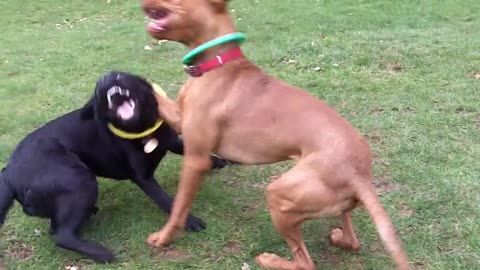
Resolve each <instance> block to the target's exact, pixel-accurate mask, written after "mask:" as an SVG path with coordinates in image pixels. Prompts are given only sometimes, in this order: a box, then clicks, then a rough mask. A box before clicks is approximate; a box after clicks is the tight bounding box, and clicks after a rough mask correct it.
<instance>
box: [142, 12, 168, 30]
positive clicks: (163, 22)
mask: <svg viewBox="0 0 480 270" xmlns="http://www.w3.org/2000/svg"><path fill="white" fill-rule="evenodd" d="M144 12H145V15H146V16H147V17H149V18H150V19H152V20H151V21H150V22H149V23H148V24H147V29H148V30H149V31H151V32H162V31H164V30H165V29H166V27H167V24H168V15H169V14H170V12H169V11H168V10H166V9H144Z"/></svg>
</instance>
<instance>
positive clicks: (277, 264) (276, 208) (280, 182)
mask: <svg viewBox="0 0 480 270" xmlns="http://www.w3.org/2000/svg"><path fill="white" fill-rule="evenodd" d="M293 171H294V170H291V171H290V172H289V173H287V174H289V176H286V175H283V176H274V177H272V180H274V181H273V182H272V183H271V184H270V185H269V186H268V187H267V203H268V210H269V211H270V214H271V216H272V221H273V224H274V226H275V228H276V229H277V230H278V231H279V232H280V234H281V235H282V236H283V237H284V238H285V241H286V242H287V244H288V246H289V247H290V250H291V251H292V254H293V260H292V261H289V260H287V259H284V258H281V257H279V256H277V255H275V254H270V253H263V254H261V255H259V256H257V258H256V261H257V263H258V264H259V265H260V266H261V267H262V268H268V269H281V270H314V269H315V264H314V263H313V261H312V259H311V258H310V255H309V254H308V251H307V248H306V246H305V243H304V241H303V236H302V231H301V224H302V223H303V222H304V221H305V220H306V219H308V216H305V215H304V214H302V213H301V211H300V212H299V211H298V210H301V209H299V208H301V206H299V205H298V204H292V202H293V201H292V199H293V198H295V197H297V195H298V191H299V190H298V188H296V187H299V185H298V183H299V182H298V181H296V180H295V178H297V176H299V175H297V174H295V173H293ZM292 176H293V177H292ZM294 177H295V178H294ZM300 186H301V185H300Z"/></svg>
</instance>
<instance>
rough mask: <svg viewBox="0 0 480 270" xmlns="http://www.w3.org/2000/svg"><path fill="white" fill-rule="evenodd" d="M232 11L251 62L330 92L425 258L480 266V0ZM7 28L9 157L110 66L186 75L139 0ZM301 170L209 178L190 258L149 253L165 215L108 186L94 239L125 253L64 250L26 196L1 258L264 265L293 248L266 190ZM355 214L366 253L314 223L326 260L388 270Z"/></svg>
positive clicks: (93, 0) (411, 249) (282, 167)
mask: <svg viewBox="0 0 480 270" xmlns="http://www.w3.org/2000/svg"><path fill="white" fill-rule="evenodd" d="M59 3H62V4H59ZM231 8H232V9H234V12H233V16H234V17H235V19H236V20H237V25H238V27H239V29H240V30H241V31H244V32H246V33H247V34H248V36H249V42H247V43H245V45H244V50H245V53H246V54H247V55H248V56H249V58H250V59H252V60H253V61H254V62H256V63H257V64H258V65H259V66H261V67H262V68H263V69H265V70H266V71H267V72H269V73H270V74H272V75H275V76H277V77H279V78H282V79H284V80H286V81H288V82H290V83H291V84H294V85H296V86H299V87H303V88H305V89H307V90H308V91H310V92H311V93H313V94H314V95H315V96H318V97H319V98H322V99H323V100H325V101H326V102H328V103H329V104H331V105H332V106H334V107H335V108H337V109H338V110H339V111H340V112H341V113H342V114H343V115H344V116H345V117H346V118H347V119H349V120H350V121H351V122H352V123H354V125H355V126H356V127H357V128H358V129H360V130H361V132H362V133H363V134H365V135H366V136H367V137H368V138H369V140H370V143H371V146H372V148H373V150H374V152H375V156H376V159H375V164H374V173H375V178H376V179H383V180H382V181H383V182H385V183H384V185H386V188H387V189H388V191H389V192H386V193H383V195H382V202H383V203H384V205H385V207H386V208H387V210H388V212H389V214H390V216H391V218H392V220H393V222H394V224H395V226H396V228H397V230H398V232H399V235H400V236H401V238H402V239H403V241H404V244H405V247H406V249H407V251H408V253H409V257H410V260H411V261H412V262H413V263H414V264H415V265H416V267H417V268H418V269H480V255H479V254H480V223H479V222H478V221H479V220H480V207H479V206H480V196H479V194H480V181H479V178H480V163H479V162H478V157H479V156H480V143H479V142H480V132H479V128H480V94H479V91H480V80H476V79H474V74H475V73H478V72H480V50H479V48H480V27H479V26H480V2H479V1H477V0H463V1H458V0H444V1H393V0H385V1H381V0H376V1H373V0H370V1H368V0H362V1H346V0H337V1H331V0H316V1H315V0H304V1H292V0H282V1H279V0H262V1H253V0H252V1H241V0H237V1H232V3H231ZM240 18H241V20H240ZM0 24H1V25H2V34H1V35H0V102H1V103H0V104H1V106H0V165H4V164H5V162H6V160H7V157H8V156H9V154H10V153H11V151H12V150H13V148H14V147H15V145H16V144H17V143H18V142H19V141H20V139H21V138H23V137H24V136H25V135H26V134H28V133H29V132H31V131H32V130H34V129H35V128H37V127H39V126H41V125H43V124H44V123H45V122H47V121H48V120H50V119H52V118H54V117H57V116H59V115H61V114H63V113H66V112H68V111H70V110H72V109H75V108H78V107H80V106H82V104H83V103H84V102H86V100H87V99H88V97H89V96H90V94H91V93H92V91H93V87H94V83H95V81H96V79H97V78H98V77H99V76H101V75H102V74H103V73H104V72H106V71H108V70H112V69H120V70H126V71H130V72H133V73H137V74H141V75H143V76H146V77H147V78H150V79H152V80H155V81H156V82H158V83H160V84H161V85H162V86H164V88H165V89H166V90H168V92H169V94H170V95H171V96H175V95H176V93H177V91H178V89H179V87H180V86H181V84H182V82H183V81H184V80H185V78H186V77H185V75H184V74H183V72H182V69H181V65H180V58H181V56H182V55H183V54H184V53H185V52H186V49H185V48H183V47H182V46H181V45H179V44H174V43H166V44H161V45H156V46H154V45H152V40H151V39H150V38H149V37H148V35H147V34H146V33H145V31H144V28H143V24H144V18H143V15H142V14H141V12H140V9H139V6H138V1H120V0H111V1H106V0H105V1H98V0H82V1H80V0H70V1H53V0H42V1H17V0H3V1H1V2H0ZM145 45H150V46H152V47H153V50H152V51H146V50H144V46H145ZM292 60H293V61H292ZM289 166H290V164H289V163H288V162H287V163H281V164H277V165H272V166H258V167H246V166H231V167H229V168H226V169H224V170H222V171H218V172H214V173H210V174H209V175H208V177H207V180H206V181H205V184H204V185H203V189H202V191H201V192H200V194H199V196H198V199H197V200H196V202H195V206H194V213H196V214H197V215H198V216H200V217H202V218H203V219H204V220H205V221H206V222H207V223H208V229H207V230H206V231H205V232H202V233H198V234H194V233H191V234H188V235H187V236H186V237H184V238H183V239H181V240H179V241H177V242H176V248H177V249H178V250H180V251H182V252H183V253H184V254H183V256H180V257H186V258H181V259H176V260H174V259H171V258H165V256H163V257H162V256H151V251H150V249H149V248H148V246H147V245H146V244H145V238H146V236H147V235H148V234H149V233H151V232H153V231H155V230H157V229H159V228H160V227H161V226H162V225H163V224H164V223H165V220H166V216H165V214H163V213H162V212H161V211H159V210H158V209H157V208H156V207H155V206H154V205H153V203H152V202H151V201H150V200H149V199H148V198H146V197H145V196H144V195H143V194H142V193H141V192H140V191H139V190H138V189H137V188H136V187H135V186H134V185H132V184H131V183H129V182H122V183H119V182H113V181H107V180H100V191H101V197H100V199H99V203H98V204H99V207H100V208H101V212H100V213H99V215H98V216H97V217H95V218H94V219H93V220H92V221H91V223H90V224H89V225H88V226H87V228H86V235H87V237H88V238H90V239H94V240H96V241H98V242H101V243H103V244H104V245H106V246H107V247H109V248H111V249H112V250H113V251H114V252H115V253H117V254H118V259H119V261H118V262H116V263H114V264H112V265H108V266H101V265H95V264H93V263H92V262H90V261H88V260H86V259H83V258H82V257H80V256H78V255H76V254H74V253H71V252H68V251H63V250H60V249H58V248H56V247H55V246H54V244H53V242H52V241H51V239H50V237H49V236H48V234H47V223H46V222H45V220H40V219H35V218H29V217H26V216H25V215H24V214H23V213H22V212H21V210H20V208H19V207H18V205H16V206H15V208H14V209H13V211H11V212H10V215H9V217H8V221H7V223H6V225H5V226H4V228H3V229H2V234H1V238H0V254H2V255H1V256H0V260H2V261H3V263H4V264H5V265H6V266H7V267H8V269H64V267H65V266H66V265H69V264H74V265H76V266H79V267H81V269H134V270H135V269H240V268H241V266H242V264H243V263H244V262H246V263H248V264H249V265H250V266H251V268H252V269H258V268H257V266H256V265H255V262H254V260H253V259H254V256H255V255H257V254H258V253H260V252H263V251H269V252H275V253H277V254H280V255H283V256H290V253H289V251H288V248H287V246H286V244H285V243H284V242H283V240H282V239H281V238H280V236H279V235H278V234H277V233H276V232H275V230H274V228H273V226H272V224H271V221H270V217H269V214H268V212H267V211H266V209H265V200H264V196H263V189H262V187H263V186H264V184H265V183H266V182H267V181H268V178H269V176H270V175H272V174H276V173H281V172H284V171H286V170H287V169H288V167H289ZM180 167H181V159H180V158H179V157H176V156H173V155H171V156H168V157H167V158H166V159H165V160H164V161H163V163H162V164H161V166H160V167H159V169H158V171H157V173H156V176H157V179H158V180H159V181H160V182H161V183H162V185H163V186H165V187H166V189H167V190H168V191H169V192H170V193H172V194H173V193H174V192H175V190H176V185H177V181H178V177H179V169H180ZM387 183H389V184H387ZM354 222H355V225H356V229H357V232H358V234H359V236H360V237H361V240H362V242H363V247H362V250H361V251H360V252H358V253H349V252H344V251H342V250H339V249H337V248H333V247H330V246H329V245H328V242H327V241H326V236H327V234H328V232H329V229H330V228H331V227H332V226H334V225H335V224H337V221H336V220H334V219H333V220H321V221H314V222H310V223H308V224H307V225H306V226H305V227H304V232H305V238H306V242H307V246H308V248H309V251H310V253H311V255H312V256H313V258H314V260H315V262H316V263H317V265H318V266H319V268H321V269H391V268H392V263H391V260H390V258H389V257H388V256H387V255H386V253H385V252H384V251H383V248H382V246H381V244H380V242H379V239H378V237H377V235H376V232H375V230H374V227H373V225H372V223H371V220H370V219H369V218H368V216H367V215H366V214H365V212H364V211H363V210H358V211H356V212H354ZM35 229H37V230H39V234H38V233H37V234H35V233H34V232H35ZM232 241H238V242H239V243H241V245H239V247H237V245H236V244H232V243H236V242H232ZM226 246H234V248H231V249H228V248H226ZM152 252H153V251H152ZM180 255H182V254H180ZM23 257H26V258H23ZM166 257H168V256H166ZM0 265H1V264H0ZM0 268H1V266H0Z"/></svg>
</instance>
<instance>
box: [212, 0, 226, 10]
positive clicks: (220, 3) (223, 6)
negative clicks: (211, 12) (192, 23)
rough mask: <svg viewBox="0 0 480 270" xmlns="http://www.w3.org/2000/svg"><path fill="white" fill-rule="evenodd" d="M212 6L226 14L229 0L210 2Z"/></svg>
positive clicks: (213, 0)
mask: <svg viewBox="0 0 480 270" xmlns="http://www.w3.org/2000/svg"><path fill="white" fill-rule="evenodd" d="M209 1H210V4H211V5H212V6H213V8H214V9H215V10H216V11H217V12H219V13H222V12H225V10H226V8H227V0H209Z"/></svg>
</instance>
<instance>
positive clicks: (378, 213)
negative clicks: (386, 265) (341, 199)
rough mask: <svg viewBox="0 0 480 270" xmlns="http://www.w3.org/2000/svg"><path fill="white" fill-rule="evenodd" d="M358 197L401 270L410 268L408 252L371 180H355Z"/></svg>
mask: <svg viewBox="0 0 480 270" xmlns="http://www.w3.org/2000/svg"><path fill="white" fill-rule="evenodd" d="M354 185H355V187H356V190H357V197H358V199H359V200H360V201H361V202H362V203H363V205H364V207H365V209H366V210H367V212H368V214H369V215H370V217H371V218H372V219H373V223H374V224H375V226H376V228H377V231H378V234H379V235H380V239H381V240H382V242H383V244H384V246H385V248H386V249H387V251H388V252H389V253H390V256H392V258H393V260H394V261H395V263H396V265H397V268H398V269H400V270H410V269H411V268H410V265H409V264H408V258H407V254H406V253H405V251H404V249H403V247H402V242H401V240H400V239H399V238H398V237H397V235H396V233H395V229H394V227H393V224H392V222H391V221H390V218H389V217H388V215H387V212H385V209H384V208H383V206H382V204H381V203H380V201H379V199H378V196H377V194H376V192H375V189H374V188H373V186H372V185H371V184H370V182H369V181H365V180H364V179H357V180H356V181H354Z"/></svg>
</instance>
